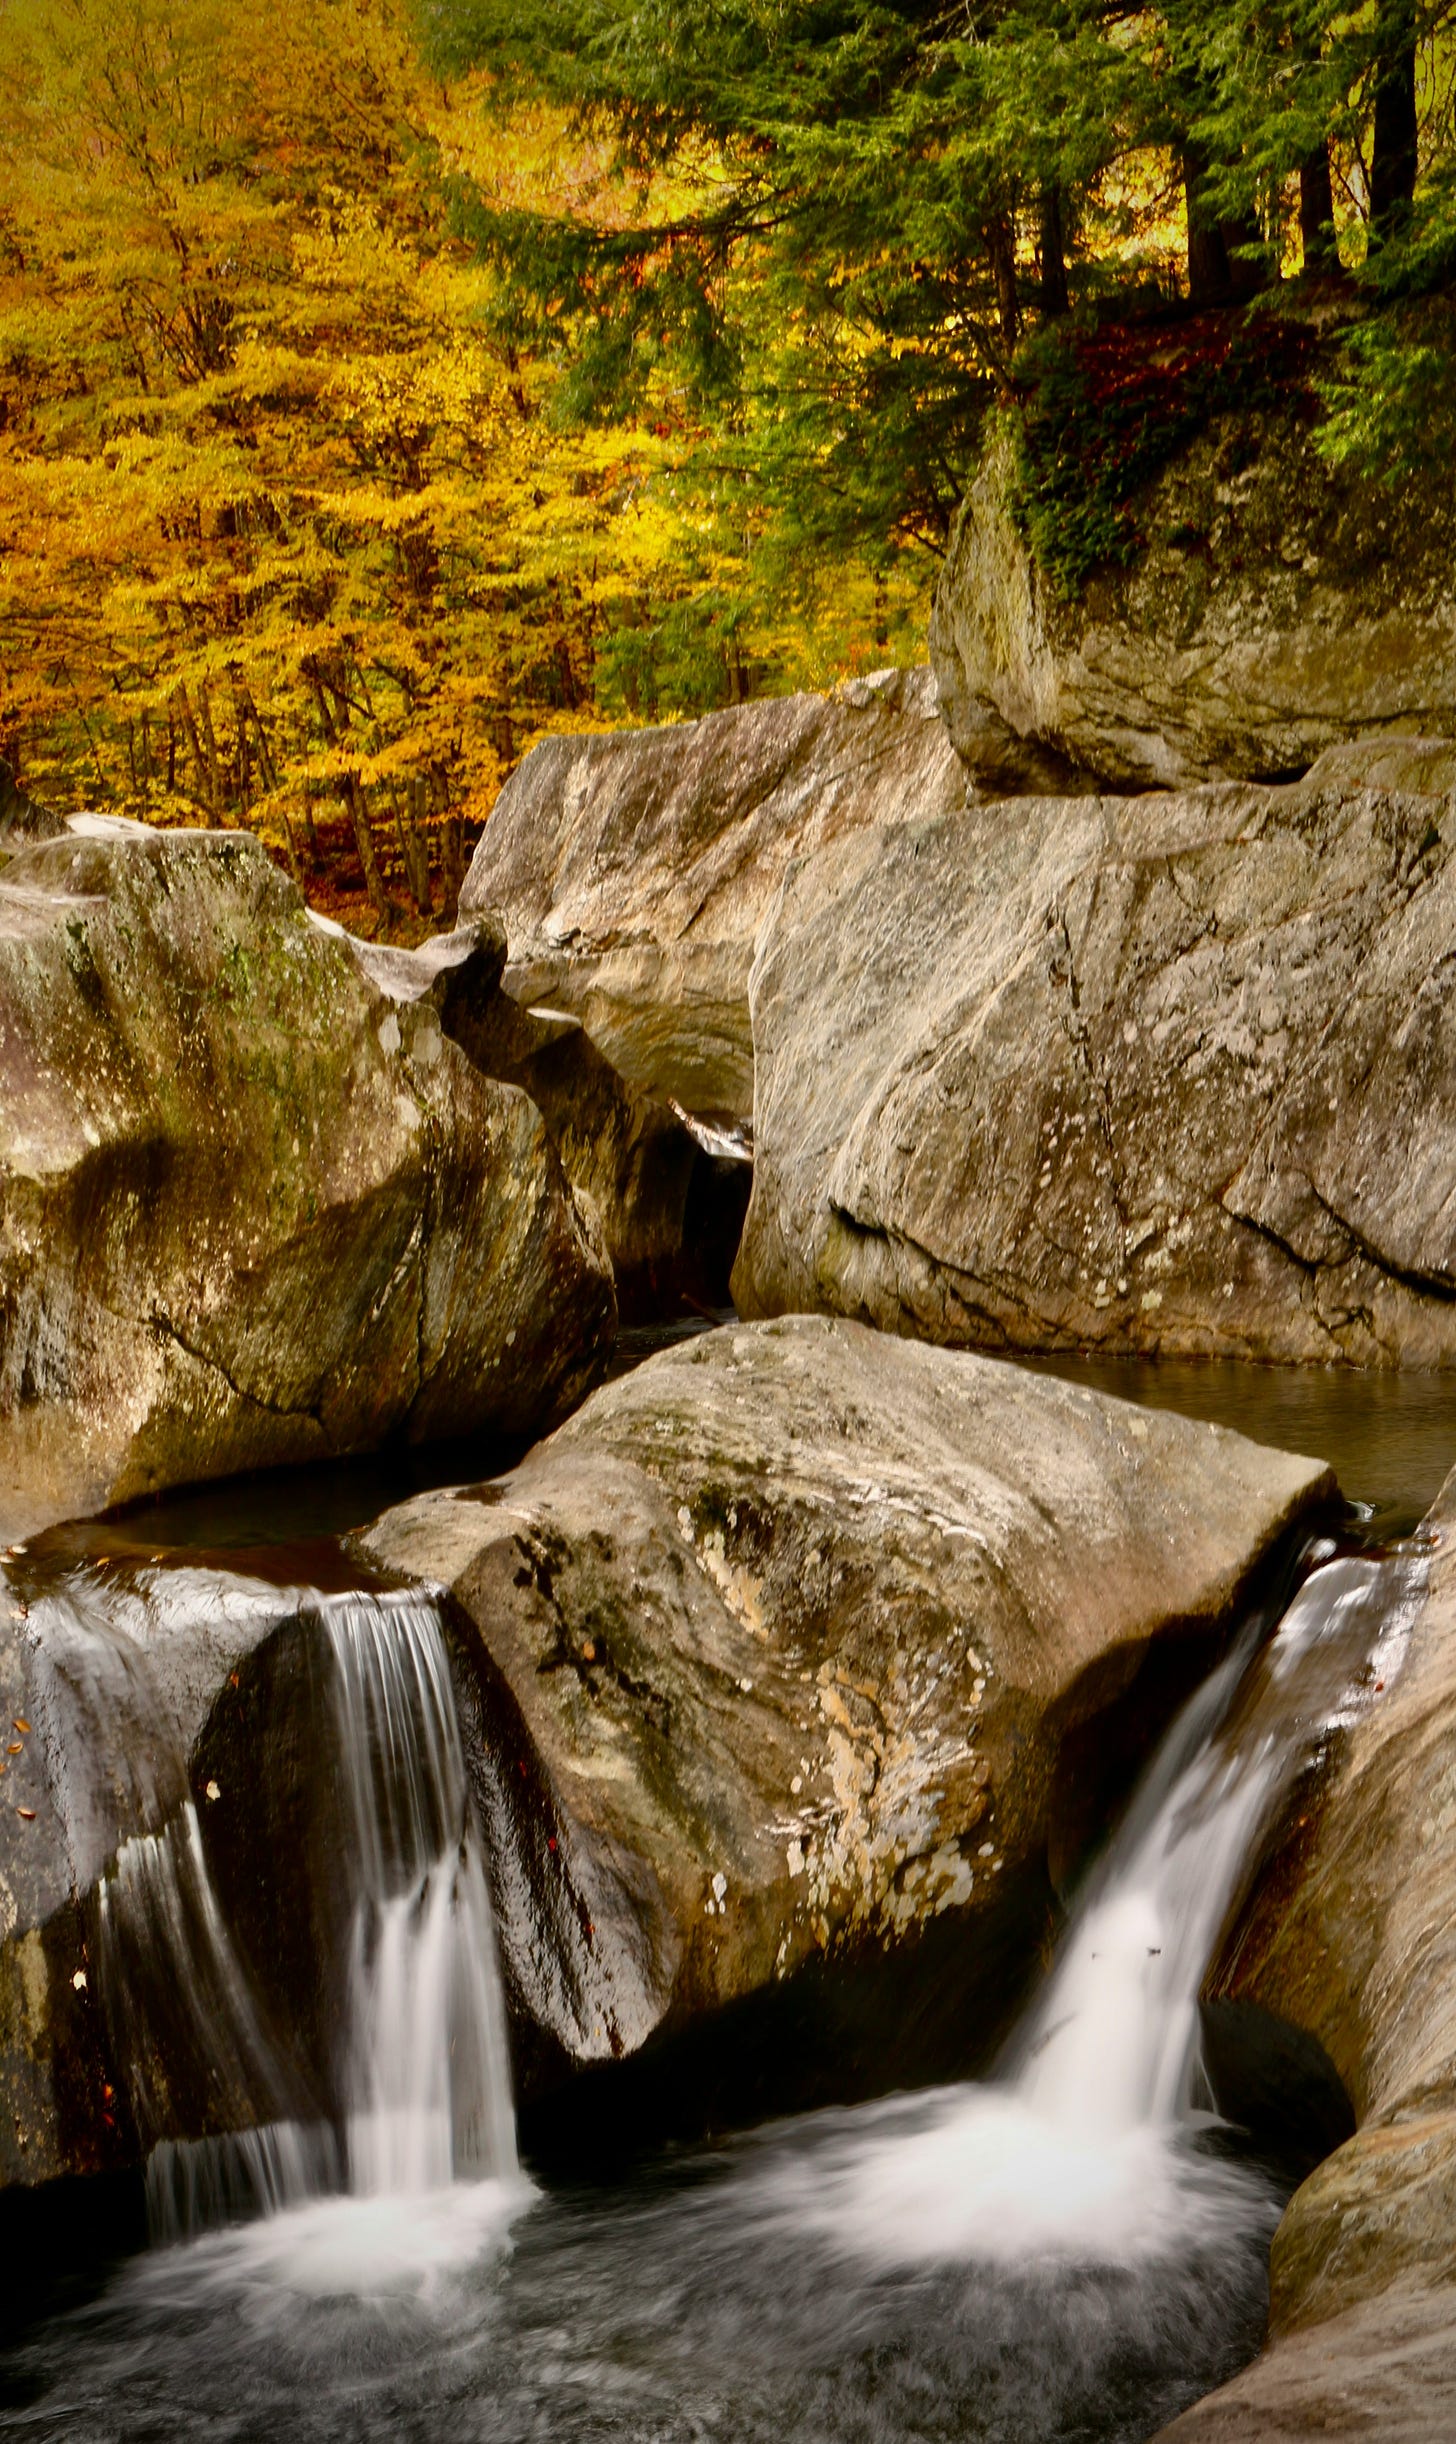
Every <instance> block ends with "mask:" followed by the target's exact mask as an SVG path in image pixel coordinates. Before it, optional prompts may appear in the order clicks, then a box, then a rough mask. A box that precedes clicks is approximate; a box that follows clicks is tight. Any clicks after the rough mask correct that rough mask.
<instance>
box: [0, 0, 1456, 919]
mask: <svg viewBox="0 0 1456 2444" xmlns="http://www.w3.org/2000/svg"><path fill="white" fill-rule="evenodd" d="M1453 286H1456V6H1440V5H1421V4H1419V0H1369V4H1368V5H1366V6H1365V7H1363V8H1360V9H1356V10H1336V9H1333V8H1331V7H1330V6H1328V5H1324V4H1323V0H1315V4H1309V5H1305V4H1304V0H1286V4H1285V5H1283V6H1276V7H1273V8H1269V7H1264V6H1259V5H1252V4H1251V0H1233V4H1232V5H1220V6H1214V5H1211V4H1210V0H1174V4H1173V5H1170V6H1167V7H1164V8H1162V9H1160V10H1128V9H1123V8H1117V7H1114V6H1110V5H1107V6H1090V5H1083V0H1026V5H1024V6H1014V5H999V6H998V5H993V6H989V7H981V6H978V5H974V4H973V0H963V4H962V5H959V6H956V7H950V8H947V7H943V6H940V5H923V4H921V0H893V4H889V0H887V4H886V5H883V6H874V5H869V4H868V0H822V4H821V0H807V4H806V0H690V4H689V5H687V6H685V7H679V8H674V9H672V10H667V9H659V8H656V7H650V6H649V7H632V6H627V5H624V0H592V5H589V6H584V7H583V6H563V5H559V4H558V0H540V5H539V6H536V7H533V8H531V9H529V10H527V9H525V8H524V7H522V6H521V5H519V0H516V4H515V5H504V6H502V5H500V0H434V4H433V5H421V6H411V5H410V0H290V5H289V6H288V7H287V8H283V9H278V10H272V11H260V10H252V9H240V8H238V7H236V6H232V5H218V4H217V0H120V4H119V5H102V4H101V0H0V756H3V757H4V758H5V759H6V761H7V762H8V763H9V765H10V766H11V768H12V771H13V772H14V773H15V775H16V776H17V778H18V779H19V781H20V783H21V785H22V786H23V787H24V788H25V789H27V790H28V791H29V792H30V793H31V794H33V795H34V796H36V797H38V798H43V799H45V798H48V799H50V800H52V801H54V802H55V803H56V804H58V805H62V806H65V807H67V808H69V807H73V806H76V805H81V804H88V805H99V806H104V807H108V808H111V809H114V810H116V811H120V812H124V813H128V814H132V815H136V816H141V817H143V818H145V819H147V820H151V821H156V822H164V823H229V824H244V825H247V826H249V827H250V828H252V829H253V830H255V831H257V832H258V833H260V834H261V835H262V837H263V838H264V839H265V840H266V841H267V842H268V844H269V846H270V848H272V850H273V851H274V853H275V854H276V855H277V856H278V857H279V858H280V859H282V860H283V861H285V862H286V863H287V864H288V865H289V867H290V868H291V870H292V871H293V872H294V873H295V875H296V876H297V877H298V879H299V880H300V881H301V882H302V883H303V884H304V886H305V888H306V889H307V890H308V892H309V895H310V897H311V898H312V899H314V900H315V901H316V902H317V903H319V904H320V905H323V906H324V907H327V908H331V909H333V911H334V912H335V913H337V914H341V915H343V916H345V918H346V919H347V921H348V922H349V923H351V924H353V925H356V926H358V927H359V928H360V929H361V930H364V931H370V932H375V931H386V932H389V933H392V934H394V935H396V936H397V937H399V938H404V939H411V938H415V937H417V936H418V935H420V934H423V933H424V932H425V931H427V930H429V928H430V926H431V924H432V922H434V921H436V920H438V918H439V916H440V915H441V914H442V913H443V912H444V911H446V910H447V909H448V907H449V905H450V903H451V900H452V897H453V893H454V891H455V889H456V888H457V887H458V883H459V880H460V877H461V874H462V872H463V867H464V861H465V859H466V857H467V855H468V852H469V847H470V844H471V841H472V839H473V838H474V836H475V835H476V833H477V832H478V830H479V827H480V825H481V824H482V823H483V822H484V820H485V819H486V817H487V815H488V813H489V810H490V807H491V805H492V803H493V801H494V798H495V795H496V793H497V791H498V790H499V788H500V786H501V783H502V781H503V779H504V778H505V776H506V775H507V774H508V773H509V772H510V771H511V769H512V768H513V767H514V765H515V763H516V762H517V761H518V760H519V758H520V756H521V755H522V754H523V753H524V752H525V751H526V750H527V749H528V748H529V747H530V745H531V744H532V743H533V742H534V741H535V740H537V739H538V738H540V737H541V736H543V735H544V734H546V733H547V732H549V731H551V730H552V729H556V728H561V727H569V728H576V729H580V728H583V727H590V726H593V725H605V724H610V723H615V722H619V721H641V720H653V719H665V718H671V717H674V716H677V715H681V714H687V713H693V712H697V711H700V710H703V709H705V708H707V707H711V706H713V705H717V704H722V703H728V702H733V701H739V700H742V699H743V698H744V697H746V696H748V695H751V694H754V693H762V692H774V691H778V690H781V689H785V688H789V687H793V686H797V685H806V684H824V683H826V682H828V681H830V680H832V679H834V678H835V677H837V676H840V675H843V674H846V673H848V672H851V671H853V670H855V669H857V668H860V669H863V668H871V667H874V666H876V665H878V664H882V663H884V662H887V661H890V660H893V659H901V660H907V659H912V658H915V657H916V656H918V654H919V653H920V652H921V651H922V650H923V633H924V621H925V615H926V610H927V606H928V601H929V594H930V589H931V587H932V585H933V581H934V575H935V570H936V566H937V562H938V557H939V555H940V554H941V553H942V552H943V550H944V547H945V543H946V539H947V536H948V534H949V531H950V524H951V521H952V519H953V516H954V514H955V509H956V505H957V502H958V500H959V498H960V496H961V494H962V492H963V490H964V488H965V485H966V483H967V481H968V479H969V477H970V475H971V473H972V471H973V469H974V466H975V462H976V457H977V453H978V451H979V449H980V447H981V446H982V443H983V440H984V435H985V430H986V425H987V420H988V419H994V418H998V417H999V418H1009V419H1011V420H1012V421H1013V423H1014V427H1015V432H1016V437H1017V446H1018V449H1019V451H1020V454H1021V464H1022V468H1023V500H1024V510H1025V516H1026V520H1027V524H1028V530H1029V531H1030V532H1031V534H1032V535H1033V538H1034V540H1035V542H1036V545H1037V549H1038V552H1039V554H1040V556H1041V557H1042V560H1043V563H1044V565H1045V567H1046V569H1047V571H1048V575H1049V579H1050V581H1051V582H1053V583H1056V584H1058V585H1061V586H1063V587H1075V586H1077V585H1080V584H1082V583H1085V582H1086V580H1087V577H1088V575H1089V573H1090V572H1091V571H1093V570H1094V569H1095V567H1096V566H1097V564H1098V562H1099V560H1101V559H1106V558H1109V557H1110V558H1116V557H1117V556H1118V555H1119V554H1123V553H1126V552H1127V551H1130V550H1132V549H1134V548H1135V546H1136V540H1137V537H1136V530H1135V519H1133V518H1132V517H1131V514H1130V512H1129V509H1128V503H1129V501H1130V500H1131V499H1132V497H1133V495H1134V493H1135V490H1136V484H1137V481H1138V479H1139V477H1140V474H1141V473H1143V472H1145V471H1146V469H1147V468H1148V466H1149V465H1150V464H1152V463H1153V462H1154V461H1155V459H1156V457H1157V456H1158V454H1159V453H1160V452H1165V451H1166V450H1167V449H1169V448H1171V447H1172V446H1175V444H1176V440H1177V437H1178V435H1179V433H1180V432H1181V431H1183V430H1184V429H1186V427H1187V423H1188V420H1189V418H1190V417H1192V416H1196V415H1197V414H1198V413H1200V412H1205V411H1206V410H1207V409H1208V408H1209V407H1211V406H1212V405H1214V404H1216V402H1217V399H1218V397H1219V395H1220V390H1221V386H1222V388H1223V389H1225V390H1226V389H1227V388H1228V387H1229V386H1231V385H1236V386H1237V387H1238V388H1239V389H1240V391H1241V392H1242V393H1243V394H1244V395H1247V394H1248V391H1249V388H1250V385H1251V384H1253V385H1257V384H1258V383H1260V382H1264V383H1266V384H1269V385H1271V386H1273V387H1274V388H1276V389H1277V388H1281V387H1282V388H1283V389H1284V390H1286V391H1287V390H1288V389H1289V387H1290V386H1291V385H1298V386H1302V389H1303V390H1304V391H1305V392H1306V393H1307V394H1308V397H1309V401H1310V412H1311V414H1312V416H1314V417H1315V418H1316V419H1317V421H1318V425H1319V433H1320V440H1321V446H1322V447H1325V448H1327V449H1328V450H1329V451H1330V452H1331V453H1333V454H1335V455H1341V454H1345V455H1354V456H1356V457H1358V458H1360V459H1361V460H1362V461H1363V462H1364V463H1367V464H1369V465H1370V466H1371V467H1373V468H1374V469H1376V470H1377V471H1379V472H1381V473H1383V474H1385V475H1386V476H1387V477H1388V478H1389V480H1391V481H1399V480H1400V477H1401V474H1402V471H1403V470H1404V469H1405V468H1407V467H1408V466H1409V464H1410V463H1411V460H1412V458H1413V457H1420V456H1431V455H1433V454H1434V455H1437V456H1438V457H1439V456H1444V458H1445V461H1446V463H1450V453H1451V449H1452V445H1453V441H1456V428H1453V411H1452V397H1453V390H1456V384H1453V382H1452V379H1451V376H1452V372H1453V369H1456V340H1453V331H1452V303H1451V300H1452V293H1453Z"/></svg>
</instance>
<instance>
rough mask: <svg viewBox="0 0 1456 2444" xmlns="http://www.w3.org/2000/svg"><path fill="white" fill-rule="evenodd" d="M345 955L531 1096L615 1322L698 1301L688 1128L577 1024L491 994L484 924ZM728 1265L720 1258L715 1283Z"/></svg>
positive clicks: (359, 945)
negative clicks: (609, 1286)
mask: <svg viewBox="0 0 1456 2444" xmlns="http://www.w3.org/2000/svg"><path fill="white" fill-rule="evenodd" d="M351 948H352V949H353V952H354V956H355V957H356V959H358V961H359V963H360V965H361V966H362V967H363V969H364V971H365V973H366V974H367V975H368V976H369V977H370V978H371V980H372V981H373V982H374V983H375V984H376V985H377V986H378V988H379V990H380V991H381V992H382V993H384V994H386V995H387V996H388V997H389V998H390V999H391V1000H394V1001H400V1002H404V1003H418V1002H428V1003H429V1004H430V1006H431V1007H432V1008H433V1009H434V1010H435V1011H437V1013H438V1015H439V1020H440V1025H441V1027H442V1028H443V1030H444V1032H445V1034H446V1035H448V1036H449V1037H450V1039H451V1041H452V1042H453V1043H456V1044H458V1045H459V1046H460V1047H461V1049H462V1051H464V1052H465V1053H467V1054H468V1055H469V1057H470V1059H471V1060H472V1061H473V1062H474V1063H475V1066H476V1067H477V1069H480V1070H482V1071H483V1072H484V1074H485V1075H486V1076H487V1077H488V1078H500V1079H503V1080H504V1081H505V1082H506V1083H507V1084H508V1085H512V1086H519V1087H521V1088H523V1089H524V1091H525V1092H526V1093H527V1094H528V1095H529V1096H530V1098H531V1101H532V1102H533V1103H534V1104H535V1105H536V1107H537V1109H538V1110H539V1111H540V1113H541V1115H542V1117H543V1118H544V1120H545V1122H546V1126H547V1128H548V1130H549V1131H550V1134H551V1142H552V1144H553V1145H554V1146H555V1148H556V1151H557V1153H558V1154H559V1155H560V1157H561V1162H562V1167H563V1169H564V1170H565V1172H566V1176H567V1178H568V1179H569V1180H570V1181H571V1184H572V1186H573V1187H574V1188H575V1189H577V1190H579V1191H581V1192H582V1193H584V1194H585V1195H586V1196H588V1197H590V1199H591V1201H592V1205H593V1207H594V1209H595V1211H596V1213H597V1215H598V1217H599V1218H600V1222H601V1228H602V1236H603V1239H604V1241H605V1244H606V1248H607V1253H608V1255H609V1256H610V1257H611V1260H612V1269H613V1271H614V1273H615V1275H616V1284H617V1303H618V1307H619V1309H620V1311H621V1314H622V1317H623V1320H624V1321H631V1320H632V1319H633V1318H634V1317H635V1316H637V1315H652V1314H657V1313H660V1312H661V1310H662V1307H663V1305H664V1303H665V1302H670V1301H671V1299H672V1297H673V1295H674V1294H675V1293H676V1292H677V1291H679V1290H681V1289H684V1288H686V1289H689V1290H691V1289H693V1288H694V1287H696V1288H697V1289H698V1294H699V1295H700V1296H702V1295H704V1293H705V1291H706V1288H707V1286H708V1285H707V1284H706V1283H701V1284H700V1283H698V1282H697V1278H696V1271H695V1267H696V1262H697V1255H698V1251H697V1250H695V1249H694V1248H692V1247H690V1246H689V1245H688V1238H689V1233H690V1229H691V1221H692V1216H691V1213H690V1204H689V1199H690V1195H691V1190H692V1183H693V1174H694V1168H695V1166H696V1165H697V1163H698V1157H699V1148H698V1147H697V1146H696V1145H695V1144H694V1141H693V1138H692V1135H691V1134H690V1130H689V1127H688V1126H687V1125H685V1122H684V1119H683V1118H682V1117H681V1116H680V1115H679V1113H678V1112H676V1111H675V1110H673V1109H672V1108H671V1107H670V1106H669V1105H667V1104H664V1103H660V1102H658V1101H657V1100H656V1099H655V1098H654V1097H653V1096H651V1095H646V1094H643V1093H642V1092H641V1090H640V1089H639V1088H637V1087H634V1086H629V1085H628V1083H627V1081H626V1079H625V1078H622V1077H619V1076H618V1074H617V1072H616V1070H614V1069H613V1067H612V1065H611V1063H610V1062H609V1061H608V1060H607V1059H606V1058H605V1057H604V1055H603V1054H601V1053H600V1052H598V1050H597V1048H596V1046H595V1044H594V1043H593V1042H592V1040H591V1038H590V1036H589V1035H588V1034H587V1033H586V1030H585V1028H584V1027H583V1026H582V1023H581V1021H580V1019H579V1018H576V1017H573V1016H572V1015H571V1013H570V1012H568V1011H558V1010H548V1009H531V1008H527V1007H525V1006H524V1005H523V1004H522V1003H520V1002H518V1001H515V1000H513V999H512V997H511V995H510V994H509V993H507V992H505V991H504V990H503V989H502V986H501V975H502V971H503V969H504V967H505V963H506V938H505V929H504V926H503V925H502V923H501V920H500V918H499V917H498V916H497V915H496V914H495V913H494V912H492V911H484V912H480V913H477V914H476V915H474V916H467V917H465V918H464V919H462V921H461V923H460V924H459V925H458V926H457V927H456V928H455V930H454V931H453V932H452V933H448V934H439V935H436V936H435V937H434V939H433V940H431V941H428V942H425V943H423V944H422V945H421V946H420V948H419V949H418V950H399V949H396V948H395V947H393V946H392V945H380V944H378V943H374V942H355V941H353V940H352V938H351ZM738 1218H739V1220H740V1221H741V1219H742V1212H741V1206H740V1209H739V1217H738ZM731 1261H732V1249H731V1248H730V1249H729V1250H728V1251H727V1254H726V1256H725V1258H724V1261H723V1263H722V1265H721V1267H720V1268H719V1269H720V1271H721V1272H722V1274H723V1276H724V1278H725V1279H726V1274H727V1268H728V1265H729V1264H730V1263H731ZM720 1295H721V1292H720Z"/></svg>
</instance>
